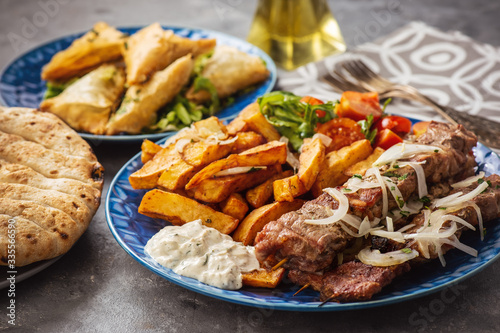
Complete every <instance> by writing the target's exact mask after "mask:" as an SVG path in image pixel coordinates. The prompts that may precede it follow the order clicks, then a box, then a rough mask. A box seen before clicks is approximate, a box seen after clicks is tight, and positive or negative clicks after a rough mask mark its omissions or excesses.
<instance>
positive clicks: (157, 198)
mask: <svg viewBox="0 0 500 333" xmlns="http://www.w3.org/2000/svg"><path fill="white" fill-rule="evenodd" d="M139 213H141V214H143V215H146V216H149V217H153V218H160V219H163V220H167V221H169V222H171V223H172V224H173V225H183V224H185V223H187V222H191V221H194V220H198V219H201V220H202V221H203V225H206V226H207V227H212V228H215V229H217V230H219V231H220V232H222V233H223V234H229V233H231V232H232V231H233V230H234V229H235V228H236V226H237V225H238V219H236V218H234V217H232V216H229V215H226V214H224V213H221V212H218V211H216V210H214V209H212V208H210V207H208V206H206V205H204V204H201V203H199V202H197V201H196V200H193V199H189V198H186V197H184V196H182V195H179V194H175V193H170V192H165V191H161V190H158V189H154V190H151V191H149V192H147V193H146V194H145V195H144V197H143V198H142V201H141V204H140V205H139Z"/></svg>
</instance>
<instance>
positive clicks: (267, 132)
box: [244, 104, 281, 142]
mask: <svg viewBox="0 0 500 333" xmlns="http://www.w3.org/2000/svg"><path fill="white" fill-rule="evenodd" d="M257 107H258V109H257V112H253V113H252V114H251V115H249V116H248V117H247V118H244V121H245V122H246V123H247V124H248V127H250V129H251V130H252V131H255V132H257V133H260V134H262V136H263V137H265V138H266V140H267V141H268V142H271V141H275V140H276V141H278V140H279V139H280V138H281V135H280V134H279V133H278V131H277V130H276V129H275V128H274V126H273V125H271V123H269V122H268V121H267V119H266V117H264V115H263V114H262V113H261V112H260V107H259V105H258V104H257Z"/></svg>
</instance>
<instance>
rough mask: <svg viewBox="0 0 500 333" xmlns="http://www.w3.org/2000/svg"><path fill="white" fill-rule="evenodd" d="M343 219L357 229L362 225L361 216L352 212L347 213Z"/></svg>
mask: <svg viewBox="0 0 500 333" xmlns="http://www.w3.org/2000/svg"><path fill="white" fill-rule="evenodd" d="M342 221H343V222H345V223H347V224H349V225H350V226H351V227H353V228H356V230H359V226H360V225H361V222H362V221H361V218H359V217H357V216H355V215H351V214H346V215H345V216H344V217H343V218H342Z"/></svg>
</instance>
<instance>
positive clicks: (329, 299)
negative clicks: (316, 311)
mask: <svg viewBox="0 0 500 333" xmlns="http://www.w3.org/2000/svg"><path fill="white" fill-rule="evenodd" d="M334 297H335V295H332V296H330V297H328V298H327V299H326V300H325V301H324V302H323V303H321V304H320V305H319V306H318V307H321V306H323V305H325V304H326V303H328V302H330V301H331V300H332V299H333V298H334Z"/></svg>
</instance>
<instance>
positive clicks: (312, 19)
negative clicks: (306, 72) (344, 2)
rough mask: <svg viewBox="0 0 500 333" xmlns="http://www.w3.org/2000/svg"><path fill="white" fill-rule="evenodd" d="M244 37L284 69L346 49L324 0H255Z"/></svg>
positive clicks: (293, 67)
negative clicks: (254, 8)
mask: <svg viewBox="0 0 500 333" xmlns="http://www.w3.org/2000/svg"><path fill="white" fill-rule="evenodd" d="M247 39H248V41H249V42H250V43H252V44H254V45H256V46H258V47H259V48H261V49H262V50H264V51H265V52H266V53H267V54H269V55H270V56H271V58H273V60H274V61H275V62H276V64H277V65H278V66H280V67H282V68H284V69H287V70H292V69H295V68H297V67H300V66H302V65H305V64H307V63H309V62H313V61H317V60H320V59H322V58H324V57H326V56H328V55H332V54H335V53H341V52H344V51H345V49H346V46H345V42H344V39H343V38H342V34H341V32H340V29H339V26H338V23H337V21H336V20H335V18H334V17H333V15H332V13H331V12H330V9H329V7H328V4H327V2H326V0H259V2H258V5H257V11H256V13H255V17H254V20H253V23H252V26H251V28H250V32H249V34H248V38H247Z"/></svg>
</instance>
